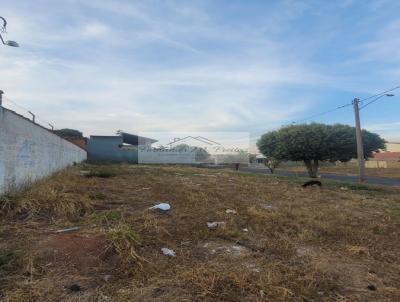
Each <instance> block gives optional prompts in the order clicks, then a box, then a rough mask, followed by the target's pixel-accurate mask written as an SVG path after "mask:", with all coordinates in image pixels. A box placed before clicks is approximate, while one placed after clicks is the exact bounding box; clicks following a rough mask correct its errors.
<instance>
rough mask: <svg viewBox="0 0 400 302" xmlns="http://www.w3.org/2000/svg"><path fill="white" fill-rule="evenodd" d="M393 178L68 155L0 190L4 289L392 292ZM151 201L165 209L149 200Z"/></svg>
mask: <svg viewBox="0 0 400 302" xmlns="http://www.w3.org/2000/svg"><path fill="white" fill-rule="evenodd" d="M399 192H400V191H399V189H395V188H384V187H377V186H367V185H363V186H359V185H354V184H349V185H348V186H346V185H343V184H340V185H337V186H336V185H334V183H333V182H329V184H328V183H327V184H323V186H322V188H318V187H317V188H315V187H309V188H302V187H301V186H300V183H299V181H296V180H294V179H290V178H287V179H284V178H276V177H273V176H267V175H261V174H245V173H241V172H235V171H227V170H207V169H201V168H189V167H179V166H164V167H159V166H140V165H113V166H96V165H88V164H85V165H80V166H76V167H72V168H70V169H68V170H66V171H64V172H61V173H58V174H56V175H54V176H53V177H51V178H49V179H47V180H45V181H42V182H40V183H38V184H36V185H35V186H33V187H32V188H31V189H29V190H27V191H25V192H24V193H20V194H9V195H8V196H5V197H2V198H1V200H0V206H1V207H0V209H1V220H0V300H1V301H400V274H399V272H400V241H399V235H400V234H399V233H400V231H399V230H400V195H399ZM158 202H168V203H170V205H171V207H172V208H171V210H169V211H167V212H161V211H159V210H151V209H149V207H151V206H153V205H155V204H156V203H158ZM227 210H231V211H227ZM232 210H233V211H232ZM207 222H220V223H219V224H217V225H218V226H217V227H215V228H212V229H210V228H208V226H207ZM221 222H222V223H221ZM70 227H79V230H75V231H72V232H61V233H60V232H57V231H58V230H62V229H65V228H70ZM161 248H169V249H172V250H173V251H174V252H175V257H168V256H165V255H163V253H162V252H161Z"/></svg>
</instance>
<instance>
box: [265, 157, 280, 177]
mask: <svg viewBox="0 0 400 302" xmlns="http://www.w3.org/2000/svg"><path fill="white" fill-rule="evenodd" d="M281 162H282V161H281V160H280V159H277V158H275V157H272V156H267V157H266V158H264V165H265V166H266V167H267V168H268V169H269V171H270V172H271V174H274V172H275V169H276V168H278V166H279V165H280V164H281Z"/></svg>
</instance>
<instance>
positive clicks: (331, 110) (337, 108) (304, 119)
mask: <svg viewBox="0 0 400 302" xmlns="http://www.w3.org/2000/svg"><path fill="white" fill-rule="evenodd" d="M348 106H351V103H349V104H345V105H342V106H339V107H336V108H333V109H330V110H327V111H323V112H320V113H317V114H314V115H310V116H309V117H306V118H303V119H301V120H298V121H296V122H292V124H298V123H301V122H304V121H306V120H309V119H312V118H314V117H317V116H320V115H324V114H328V113H331V112H333V111H336V110H339V109H342V108H345V107H348Z"/></svg>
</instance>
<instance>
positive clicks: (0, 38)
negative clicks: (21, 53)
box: [0, 16, 19, 47]
mask: <svg viewBox="0 0 400 302" xmlns="http://www.w3.org/2000/svg"><path fill="white" fill-rule="evenodd" d="M0 19H1V20H2V21H3V26H2V27H1V28H0V31H1V32H2V33H4V34H5V33H7V31H6V27H7V21H6V19H4V18H3V17H2V16H0ZM0 40H1V42H2V43H3V44H4V45H7V46H11V47H19V44H18V43H17V42H15V41H10V40H7V41H4V39H3V36H2V35H1V34H0Z"/></svg>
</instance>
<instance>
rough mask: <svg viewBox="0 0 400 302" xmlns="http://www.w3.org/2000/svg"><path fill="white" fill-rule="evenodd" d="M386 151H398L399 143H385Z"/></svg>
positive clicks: (399, 149) (399, 150) (399, 148)
mask: <svg viewBox="0 0 400 302" xmlns="http://www.w3.org/2000/svg"><path fill="white" fill-rule="evenodd" d="M386 151H389V152H400V143H390V142H389V143H386Z"/></svg>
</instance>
